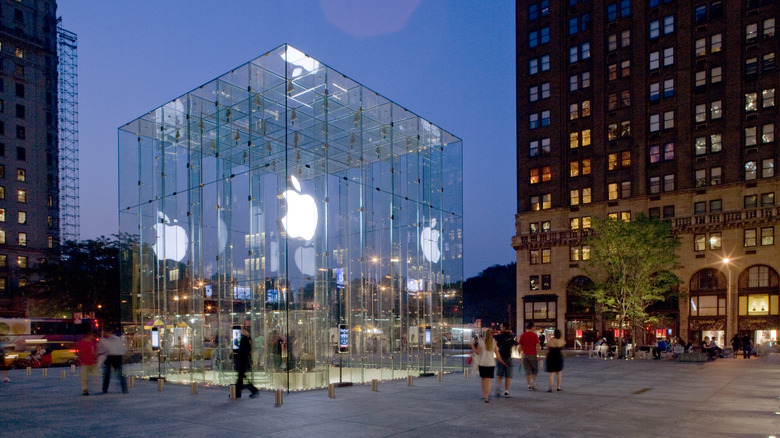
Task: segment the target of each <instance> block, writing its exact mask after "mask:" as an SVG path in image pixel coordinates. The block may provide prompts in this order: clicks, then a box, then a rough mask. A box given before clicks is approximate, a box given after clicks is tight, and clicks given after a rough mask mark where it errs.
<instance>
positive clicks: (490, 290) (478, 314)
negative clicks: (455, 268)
mask: <svg viewBox="0 0 780 438" xmlns="http://www.w3.org/2000/svg"><path fill="white" fill-rule="evenodd" d="M516 303H517V264H516V263H510V264H508V265H493V266H491V267H489V268H487V269H485V270H484V271H482V272H480V273H479V274H478V275H477V276H476V277H471V278H469V279H467V280H466V281H465V282H464V283H463V321H464V322H466V323H471V322H473V321H474V320H475V319H477V318H482V321H483V323H482V324H483V325H489V324H490V323H494V322H495V323H501V322H509V323H511V324H513V323H514V320H513V319H514V318H515V314H514V310H515V307H516ZM510 314H511V317H510Z"/></svg>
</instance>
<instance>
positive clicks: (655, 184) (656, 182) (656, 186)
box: [650, 176, 661, 194]
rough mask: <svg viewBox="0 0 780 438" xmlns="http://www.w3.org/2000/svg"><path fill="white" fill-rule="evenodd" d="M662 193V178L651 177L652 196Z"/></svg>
mask: <svg viewBox="0 0 780 438" xmlns="http://www.w3.org/2000/svg"><path fill="white" fill-rule="evenodd" d="M656 193H661V177H658V176H651V177H650V194H656Z"/></svg>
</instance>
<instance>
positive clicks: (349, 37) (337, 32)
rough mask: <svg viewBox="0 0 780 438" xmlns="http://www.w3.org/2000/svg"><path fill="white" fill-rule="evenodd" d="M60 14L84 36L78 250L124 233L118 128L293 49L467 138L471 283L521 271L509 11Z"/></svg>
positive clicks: (186, 8)
mask: <svg viewBox="0 0 780 438" xmlns="http://www.w3.org/2000/svg"><path fill="white" fill-rule="evenodd" d="M59 3H60V4H59V9H58V16H61V17H62V19H63V26H64V27H65V28H66V29H68V30H70V31H72V32H75V33H76V34H77V35H78V62H79V139H80V145H79V149H80V153H79V158H80V197H81V211H80V213H81V238H82V239H91V238H95V237H98V236H101V235H105V236H109V235H112V234H116V233H117V231H118V219H117V216H118V215H117V210H118V205H117V176H116V175H117V129H118V128H119V126H121V125H124V124H125V123H127V122H129V121H131V120H134V119H136V118H137V117H139V116H141V115H143V114H144V113H146V112H148V111H150V110H152V109H154V108H156V107H158V106H160V105H162V104H164V103H165V102H167V101H170V100H171V99H174V98H176V97H178V96H180V95H182V94H184V93H186V92H188V91H190V90H192V89H194V88H197V87H198V86H200V85H202V84H204V83H206V82H208V81H210V80H211V79H213V78H215V77H217V76H219V75H221V74H223V73H225V72H227V71H229V70H230V69H232V68H234V67H238V66H240V65H242V64H244V63H246V62H247V61H249V60H251V59H254V58H256V57H258V56H260V55H262V54H263V53H265V52H268V51H269V50H271V49H273V48H275V47H277V46H279V45H281V44H283V43H289V44H290V45H292V46H294V47H295V48H297V49H299V50H301V51H303V52H304V53H306V54H308V55H310V56H312V57H313V58H316V59H317V60H319V61H321V62H323V63H325V64H327V65H329V66H331V67H333V68H335V69H336V70H339V71H340V72H341V73H344V74H346V75H347V76H349V77H351V78H352V79H354V80H356V81H358V82H360V83H361V84H363V85H365V86H367V87H369V88H371V89H373V90H375V91H377V92H378V93H380V94H382V95H384V96H385V97H387V98H388V99H390V100H393V101H395V102H397V103H398V104H400V105H402V106H404V107H405V108H408V109H410V110H411V111H413V112H415V113H416V114H419V115H420V116H421V117H423V118H425V119H427V120H430V121H431V122H433V123H434V124H436V125H438V126H441V127H442V128H443V129H445V130H447V131H449V132H451V133H453V134H454V135H456V136H458V137H460V138H461V139H462V140H463V154H464V157H463V159H464V169H463V171H464V187H463V189H464V205H465V207H464V210H465V211H464V216H465V217H464V221H465V229H464V246H465V254H464V270H465V276H466V277H467V278H468V277H471V276H474V275H476V274H477V273H479V272H480V271H482V270H483V269H485V268H487V267H489V266H491V265H494V264H506V263H510V262H512V261H514V258H515V253H514V250H513V249H512V247H511V246H510V243H511V238H512V236H513V235H514V214H515V213H516V210H517V201H516V180H515V172H516V165H515V142H516V141H515V123H516V122H515V28H514V25H515V19H514V17H515V12H514V3H515V2H514V1H511V0H501V1H491V2H473V1H466V0H462V1H456V0H453V1H445V0H429V1H422V0H393V1H367V0H319V1H317V0H300V1H282V0H262V1H260V0H241V1H239V0H235V1H234V0H225V1H219V2H217V1H205V0H187V1H184V0H175V1H174V0H169V1H163V2H154V1H146V0H143V1H142V0H134V1H127V2H120V1H105V2H93V1H75V0H66V1H61V2H59Z"/></svg>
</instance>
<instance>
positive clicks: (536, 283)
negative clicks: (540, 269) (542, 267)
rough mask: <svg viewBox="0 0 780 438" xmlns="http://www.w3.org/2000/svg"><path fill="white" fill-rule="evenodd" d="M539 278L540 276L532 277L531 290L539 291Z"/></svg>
mask: <svg viewBox="0 0 780 438" xmlns="http://www.w3.org/2000/svg"><path fill="white" fill-rule="evenodd" d="M539 286H540V285H539V276H538V275H532V276H531V278H530V284H529V287H530V289H531V290H539V289H540V287H539Z"/></svg>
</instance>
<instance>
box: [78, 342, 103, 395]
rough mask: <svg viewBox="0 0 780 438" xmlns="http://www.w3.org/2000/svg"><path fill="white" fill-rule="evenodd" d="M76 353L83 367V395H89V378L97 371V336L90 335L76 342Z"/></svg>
mask: <svg viewBox="0 0 780 438" xmlns="http://www.w3.org/2000/svg"><path fill="white" fill-rule="evenodd" d="M76 351H77V353H76V354H77V356H78V359H79V365H81V394H82V395H89V376H91V375H93V374H95V371H96V370H97V357H98V355H97V336H95V334H94V333H89V334H88V335H87V336H85V337H84V338H82V339H81V340H80V341H78V342H76Z"/></svg>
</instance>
